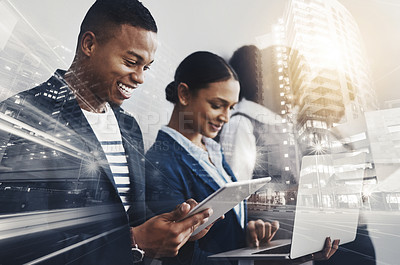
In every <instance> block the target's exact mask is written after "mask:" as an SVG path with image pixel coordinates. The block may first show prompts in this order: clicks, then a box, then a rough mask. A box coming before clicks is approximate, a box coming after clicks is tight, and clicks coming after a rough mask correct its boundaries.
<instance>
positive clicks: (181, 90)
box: [178, 83, 190, 106]
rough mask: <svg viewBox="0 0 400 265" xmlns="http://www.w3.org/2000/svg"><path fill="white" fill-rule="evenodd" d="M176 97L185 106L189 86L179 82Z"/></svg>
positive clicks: (188, 96) (188, 94) (187, 99)
mask: <svg viewBox="0 0 400 265" xmlns="http://www.w3.org/2000/svg"><path fill="white" fill-rule="evenodd" d="M178 99H179V103H181V105H183V106H186V105H187V104H188V103H189V100H190V91H189V86H188V85H187V84H185V83H179V85H178Z"/></svg>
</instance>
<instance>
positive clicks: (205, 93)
mask: <svg viewBox="0 0 400 265" xmlns="http://www.w3.org/2000/svg"><path fill="white" fill-rule="evenodd" d="M239 90H240V85H239V82H238V81H236V80H235V79H229V80H226V81H221V82H215V83H210V84H209V85H208V87H206V88H201V89H199V90H197V91H196V92H195V93H191V94H190V95H189V98H188V101H187V104H186V106H185V107H184V109H183V112H181V113H180V115H181V117H180V121H181V123H180V127H181V128H182V129H184V130H188V131H187V132H188V133H194V134H201V135H204V136H206V137H209V138H214V137H216V136H217V134H218V132H219V131H220V130H221V129H222V125H224V123H227V122H228V121H229V117H230V111H231V109H232V108H233V106H234V105H235V104H236V103H237V102H238V100H239ZM182 122H183V123H182Z"/></svg>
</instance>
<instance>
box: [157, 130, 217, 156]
mask: <svg viewBox="0 0 400 265" xmlns="http://www.w3.org/2000/svg"><path fill="white" fill-rule="evenodd" d="M161 130H162V131H163V132H165V133H167V134H168V135H169V136H171V137H172V138H173V139H174V140H175V141H177V142H178V143H179V144H180V145H181V146H182V147H183V148H184V149H185V150H186V151H187V152H188V153H189V154H190V155H191V156H193V157H194V158H195V159H196V160H206V161H207V160H208V157H209V155H211V153H212V154H218V153H219V152H220V150H221V147H220V145H219V144H218V143H217V142H216V141H214V140H213V139H211V138H208V137H205V136H203V138H202V139H203V142H204V144H205V146H206V148H207V150H208V152H207V151H205V150H203V149H202V148H200V147H199V146H197V145H195V144H194V143H193V142H192V141H190V140H189V139H188V138H186V137H185V136H183V134H181V133H180V132H178V131H177V130H175V129H172V128H171V127H168V126H166V125H164V126H162V127H161ZM209 153H210V154H209ZM211 157H213V155H211Z"/></svg>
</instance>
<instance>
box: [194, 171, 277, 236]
mask: <svg viewBox="0 0 400 265" xmlns="http://www.w3.org/2000/svg"><path fill="white" fill-rule="evenodd" d="M269 181H271V178H270V177H267V178H259V179H252V180H246V181H238V182H229V183H226V184H225V185H224V186H223V187H221V188H220V189H218V190H217V191H215V192H214V193H213V194H211V195H210V196H208V197H207V198H206V199H205V200H203V201H202V202H201V203H199V204H198V205H197V206H196V207H195V208H193V209H192V211H191V212H190V213H189V214H188V216H190V215H192V214H195V213H198V212H201V211H203V210H205V209H207V208H212V209H213V214H212V216H210V218H209V220H208V222H206V223H204V224H202V225H201V226H199V227H198V228H197V229H196V230H195V231H194V232H193V234H192V235H196V234H197V233H198V232H200V231H201V230H203V229H204V228H205V227H207V226H208V225H209V224H211V223H212V222H214V221H215V220H217V219H218V218H219V217H221V216H222V215H224V214H225V213H227V212H228V211H229V210H231V209H232V208H234V207H235V206H236V205H237V204H239V203H240V202H241V201H243V200H244V199H246V198H247V197H249V196H250V195H251V194H253V193H254V192H256V191H257V190H259V189H261V188H262V187H263V186H264V185H265V184H267V183H268V182H269Z"/></svg>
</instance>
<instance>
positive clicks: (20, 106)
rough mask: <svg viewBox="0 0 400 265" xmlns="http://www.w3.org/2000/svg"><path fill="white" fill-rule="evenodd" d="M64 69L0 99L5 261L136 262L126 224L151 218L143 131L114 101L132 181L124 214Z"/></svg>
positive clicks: (0, 244)
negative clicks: (146, 194) (146, 197)
mask: <svg viewBox="0 0 400 265" xmlns="http://www.w3.org/2000/svg"><path fill="white" fill-rule="evenodd" d="M63 74H64V72H63V71H60V70H58V71H57V72H56V73H55V74H54V75H53V76H52V77H51V78H50V79H49V80H48V81H47V82H45V83H43V84H42V85H40V86H38V87H35V88H33V89H31V90H27V91H25V92H22V93H19V94H18V95H15V96H13V97H11V98H9V99H7V100H5V101H4V102H2V103H1V104H0V115H1V116H0V122H1V131H0V141H1V142H0V143H1V144H0V146H6V148H2V150H0V159H1V162H0V183H1V184H0V235H1V234H4V235H5V236H3V237H2V236H0V263H1V264H21V263H25V262H29V261H33V260H43V264H67V263H68V264H107V265H108V264H131V263H132V256H131V251H130V245H131V242H130V233H129V226H130V225H131V226H133V225H138V224H140V223H142V222H144V220H145V218H146V216H145V204H144V155H143V152H144V151H143V140H142V133H141V131H140V128H139V125H138V124H137V122H136V120H135V119H134V118H133V117H132V116H131V115H129V114H127V113H126V112H124V110H122V109H121V108H120V107H113V111H114V113H115V115H116V118H117V120H118V124H119V127H120V131H121V136H122V142H123V146H124V148H125V154H126V156H127V161H128V167H129V176H130V183H131V187H130V191H131V192H130V200H131V202H132V207H131V208H130V209H129V211H128V214H126V212H125V210H124V207H123V205H122V203H121V200H120V198H119V195H118V192H117V189H116V187H115V183H114V179H113V176H112V173H111V169H110V167H109V165H108V162H107V159H106V157H105V154H104V152H103V150H102V148H101V145H100V143H99V141H98V140H97V138H96V136H95V134H94V133H93V131H92V129H91V127H90V125H89V124H88V122H87V120H86V118H85V116H84V115H83V113H82V111H81V109H80V107H79V105H78V103H77V101H76V100H75V97H74V94H73V93H72V91H71V90H70V89H69V88H68V86H67V85H66V84H65V82H64V80H63ZM4 216H7V218H8V224H10V223H11V224H12V225H8V227H9V228H10V229H7V226H4V224H6V223H5V221H4V220H5V219H4V218H2V217H4ZM14 221H15V222H14ZM1 222H3V224H1ZM3 228H4V229H3Z"/></svg>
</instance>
